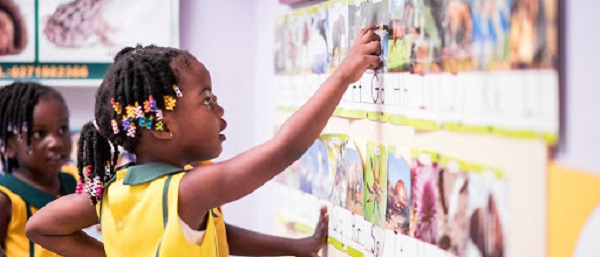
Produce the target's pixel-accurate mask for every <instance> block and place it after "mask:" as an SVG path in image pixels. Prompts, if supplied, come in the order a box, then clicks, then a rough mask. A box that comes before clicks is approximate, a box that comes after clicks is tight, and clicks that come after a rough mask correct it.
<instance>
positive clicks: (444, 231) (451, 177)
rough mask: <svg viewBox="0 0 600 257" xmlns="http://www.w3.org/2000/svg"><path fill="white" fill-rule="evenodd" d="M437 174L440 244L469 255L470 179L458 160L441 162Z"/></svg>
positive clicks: (454, 252)
mask: <svg viewBox="0 0 600 257" xmlns="http://www.w3.org/2000/svg"><path fill="white" fill-rule="evenodd" d="M437 173H438V183H437V188H438V201H437V210H438V211H437V217H436V220H437V222H438V226H439V227H438V235H437V245H438V246H439V247H440V248H441V249H443V250H445V251H448V252H451V253H453V254H455V255H457V256H467V255H466V247H467V242H468V240H469V216H468V215H467V211H468V204H469V180H468V177H469V176H468V174H467V173H465V172H464V171H461V170H460V169H459V165H458V162H457V161H455V160H449V161H447V162H445V163H440V165H439V166H438V170H437Z"/></svg>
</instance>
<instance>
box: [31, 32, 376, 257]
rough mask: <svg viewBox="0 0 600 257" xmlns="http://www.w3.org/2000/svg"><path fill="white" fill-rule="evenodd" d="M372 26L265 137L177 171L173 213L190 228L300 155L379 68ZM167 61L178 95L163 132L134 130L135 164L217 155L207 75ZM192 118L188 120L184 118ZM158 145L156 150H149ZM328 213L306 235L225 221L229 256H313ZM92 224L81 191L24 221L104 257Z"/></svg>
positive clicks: (52, 242)
mask: <svg viewBox="0 0 600 257" xmlns="http://www.w3.org/2000/svg"><path fill="white" fill-rule="evenodd" d="M375 29H377V27H375V26H371V27H368V28H365V29H363V31H361V34H360V35H359V37H358V39H357V40H356V42H355V44H354V46H353V47H352V49H351V50H350V51H349V53H348V55H347V56H346V58H345V59H344V61H343V62H342V63H341V64H340V66H339V67H338V68H337V69H336V71H335V72H334V73H333V74H332V75H331V76H330V77H329V78H328V79H327V80H326V81H325V82H324V83H323V84H322V85H321V87H320V88H319V89H318V90H317V92H316V93H315V94H314V96H313V97H312V98H311V99H309V100H308V102H307V103H306V104H305V105H304V106H303V107H302V108H300V109H299V110H298V111H297V112H296V113H295V114H294V115H292V117H290V118H289V119H288V121H287V122H286V123H285V124H284V125H283V126H282V127H281V129H280V130H279V132H278V133H277V134H276V135H275V136H274V137H273V138H272V139H271V140H269V141H267V142H265V143H263V144H262V145H259V146H256V147H254V148H252V149H250V150H248V151H246V152H244V153H242V154H240V155H238V156H236V157H234V158H232V159H230V160H226V161H223V162H218V163H213V164H206V165H200V166H198V167H196V168H194V169H192V170H190V171H188V172H186V174H185V175H184V176H183V178H182V180H181V183H180V185H179V198H178V214H179V216H180V218H181V219H182V220H183V221H184V222H185V223H187V224H188V225H189V226H190V227H192V228H194V229H203V228H205V224H204V223H205V222H206V221H205V219H206V214H207V212H208V211H209V210H210V209H211V208H215V207H217V206H221V205H223V204H225V203H228V202H232V201H234V200H237V199H239V198H241V197H243V196H245V195H248V194H249V193H251V192H252V191H254V190H255V189H257V188H258V187H260V186H262V185H263V184H264V183H266V182H267V181H268V180H270V179H271V178H273V177H274V176H275V175H277V174H278V173H279V172H281V171H282V170H284V169H285V168H286V167H287V166H289V165H291V164H292V162H294V161H295V160H297V159H298V158H300V156H301V155H302V154H303V153H304V152H306V150H307V149H308V148H309V147H310V146H311V145H312V143H313V142H314V140H315V139H316V138H317V137H318V136H319V134H320V133H321V131H322V129H323V128H324V127H325V125H326V123H327V121H328V120H329V117H330V116H331V114H332V113H333V111H334V110H335V107H336V106H337V104H338V103H339V101H340V99H341V97H342V95H343V94H344V92H345V91H346V89H347V87H348V85H349V84H350V83H353V82H355V81H357V80H358V79H359V78H360V77H361V75H362V73H363V72H364V71H365V70H366V69H367V68H371V69H374V68H377V67H378V66H380V59H379V55H380V54H381V44H380V38H379V36H377V35H376V34H375V33H374V32H373V31H374V30H375ZM181 63H182V61H181V60H177V59H175V60H173V61H172V64H171V67H172V69H173V70H174V72H175V74H176V76H177V78H178V84H179V85H178V86H179V87H180V88H181V91H182V92H183V97H181V98H179V99H178V100H177V107H176V108H175V110H174V111H172V112H166V113H165V114H164V122H165V124H166V127H165V130H164V131H155V130H140V131H141V133H142V134H141V137H142V138H141V140H140V141H139V144H138V146H137V148H136V155H137V157H138V159H137V162H138V164H144V163H149V162H164V163H169V164H171V165H174V166H177V167H183V166H184V165H185V164H187V163H190V162H193V161H198V160H211V159H214V158H215V157H217V156H219V154H220V153H221V151H222V142H223V141H224V140H225V137H224V135H223V134H221V132H222V131H223V130H224V129H225V127H226V122H225V120H224V119H223V115H224V110H223V108H222V107H221V106H219V105H218V104H217V103H216V96H214V94H213V93H212V86H213V85H212V83H211V79H210V73H209V72H208V70H207V69H206V68H205V67H204V65H202V64H201V63H200V62H198V61H197V60H195V59H193V60H190V65H189V66H187V67H186V66H184V65H181ZM191 117H193V118H191ZM157 145H160V146H161V147H156V146H157ZM328 219H329V218H328V215H327V213H326V211H325V209H323V210H322V211H321V218H320V221H319V224H317V227H316V228H317V229H316V232H315V234H314V235H313V236H311V237H307V238H303V239H288V238H280V237H274V236H268V235H261V234H259V233H256V232H251V231H248V230H245V229H241V228H237V227H234V226H230V225H227V228H226V229H227V235H228V243H229V249H230V251H231V254H236V255H262V256H267V255H295V256H316V255H317V252H318V250H319V249H321V247H322V246H323V245H324V244H325V239H326V237H327V236H326V234H327V223H328ZM96 223H98V217H97V216H96V210H95V208H94V207H93V206H91V205H90V204H89V198H88V196H86V195H69V196H66V197H63V198H60V199H58V200H57V201H54V202H52V203H50V204H49V205H48V206H46V207H45V208H43V209H41V210H40V211H39V212H38V213H36V215H34V216H33V217H32V218H31V219H30V220H29V222H28V223H27V228H26V233H27V235H28V236H29V238H31V239H32V240H33V241H34V242H36V243H38V244H40V245H42V246H44V247H45V248H47V249H49V250H52V251H54V252H57V253H59V254H61V255H63V256H67V257H68V256H87V257H92V256H105V254H104V250H103V248H102V244H100V243H96V242H93V241H92V240H91V239H90V238H89V237H88V236H86V235H82V233H80V231H81V229H83V228H86V227H88V226H90V225H93V224H96Z"/></svg>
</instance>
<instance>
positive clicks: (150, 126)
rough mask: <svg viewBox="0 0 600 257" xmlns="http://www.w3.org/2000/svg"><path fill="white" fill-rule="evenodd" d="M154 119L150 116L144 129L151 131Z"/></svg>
mask: <svg viewBox="0 0 600 257" xmlns="http://www.w3.org/2000/svg"><path fill="white" fill-rule="evenodd" d="M153 118H154V116H152V115H150V118H148V120H146V129H152V119H153Z"/></svg>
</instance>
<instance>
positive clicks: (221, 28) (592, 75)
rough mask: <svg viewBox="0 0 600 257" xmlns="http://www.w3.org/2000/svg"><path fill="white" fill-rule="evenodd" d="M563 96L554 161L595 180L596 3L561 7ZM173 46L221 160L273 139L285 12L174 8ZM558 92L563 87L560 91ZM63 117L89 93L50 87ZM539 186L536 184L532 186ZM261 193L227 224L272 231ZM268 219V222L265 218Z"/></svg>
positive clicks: (598, 163)
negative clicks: (209, 80) (213, 113)
mask: <svg viewBox="0 0 600 257" xmlns="http://www.w3.org/2000/svg"><path fill="white" fill-rule="evenodd" d="M565 2H566V3H565V5H566V12H565V14H566V26H565V28H566V33H565V34H564V35H565V36H566V37H567V38H566V65H565V68H566V70H565V71H566V73H565V75H566V79H565V81H566V88H565V90H564V91H563V92H564V98H563V99H564V101H563V103H562V105H563V108H564V111H563V114H564V116H563V119H562V121H563V122H564V123H565V124H564V126H563V127H564V129H565V130H564V133H563V135H562V136H563V140H562V142H561V143H562V144H561V145H560V147H559V148H558V149H557V151H556V153H557V155H556V157H557V160H558V161H559V162H560V163H562V164H564V165H568V166H572V167H578V168H581V169H583V170H588V171H591V172H596V173H600V158H597V153H598V150H597V146H598V145H600V134H598V133H597V131H600V118H598V114H596V111H597V110H599V109H600V101H598V100H597V99H598V96H599V95H600V87H599V82H598V79H597V77H596V76H597V75H596V74H597V73H598V65H597V64H595V61H597V60H600V50H599V49H598V47H597V46H598V45H600V33H598V32H600V29H599V28H597V26H596V24H600V16H598V15H597V14H596V10H598V9H600V1H595V0H578V1H565ZM180 6H181V8H180V9H181V18H180V23H181V32H180V34H181V46H182V47H183V48H185V49H188V50H189V51H190V52H191V53H192V54H194V55H196V56H197V57H198V59H200V60H201V61H202V62H204V63H205V64H206V65H207V66H208V68H209V70H210V71H211V74H212V77H213V85H214V87H215V92H216V93H217V94H218V96H219V102H220V103H221V104H222V105H223V106H224V107H225V108H226V114H225V117H226V118H227V120H228V122H229V126H228V128H227V130H226V131H225V133H226V134H227V137H228V140H227V141H226V142H225V144H224V147H225V150H224V152H223V155H222V156H221V159H223V158H229V157H232V156H235V155H236V154H238V153H240V152H241V151H243V150H245V149H248V148H249V147H251V146H253V145H256V144H258V143H260V142H263V141H264V140H266V139H268V138H270V137H271V135H272V133H273V123H274V122H273V121H274V118H273V107H272V106H274V104H273V99H272V96H273V94H272V92H273V89H272V86H271V84H270V81H271V78H272V77H273V72H272V67H273V54H272V53H273V51H272V49H273V35H272V28H273V23H272V19H273V17H274V15H275V14H277V13H281V12H284V11H285V10H287V9H288V8H287V7H286V6H281V5H279V4H278V2H277V1H275V0H269V1H266V0H220V1H195V0H181V5H180ZM563 86H565V85H563ZM58 89H59V91H61V92H62V93H63V94H64V96H65V98H66V100H67V103H68V105H69V108H70V110H71V126H72V127H73V128H78V127H81V126H82V125H83V124H84V122H86V121H89V120H90V119H92V118H93V101H94V94H95V91H96V88H77V87H58ZM540 183H544V182H542V181H540ZM270 197H271V196H270V194H269V192H268V189H267V188H263V189H259V190H257V191H256V192H255V193H253V194H252V195H250V196H248V197H245V198H243V199H242V200H241V201H239V202H236V203H232V204H229V205H227V206H226V207H225V211H226V215H227V217H228V221H229V222H231V223H233V224H236V225H241V226H243V227H246V228H250V229H255V230H259V231H263V232H269V231H271V227H272V223H271V222H270V221H267V220H266V219H263V218H261V216H262V215H268V214H270V213H271V211H272V209H273V208H275V207H274V206H272V205H271V204H269V200H270V199H271V198H270ZM266 217H269V216H266Z"/></svg>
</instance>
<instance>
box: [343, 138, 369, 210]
mask: <svg viewBox="0 0 600 257" xmlns="http://www.w3.org/2000/svg"><path fill="white" fill-rule="evenodd" d="M346 167H347V168H348V196H347V197H346V209H348V210H350V211H351V212H352V213H354V214H356V215H360V216H363V215H364V211H365V210H364V205H363V201H364V199H363V198H364V190H365V184H364V180H363V179H364V177H363V176H364V169H363V167H364V165H363V160H362V158H361V156H360V152H359V151H358V149H357V148H356V145H355V144H354V141H353V140H351V139H349V140H348V142H347V146H346Z"/></svg>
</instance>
